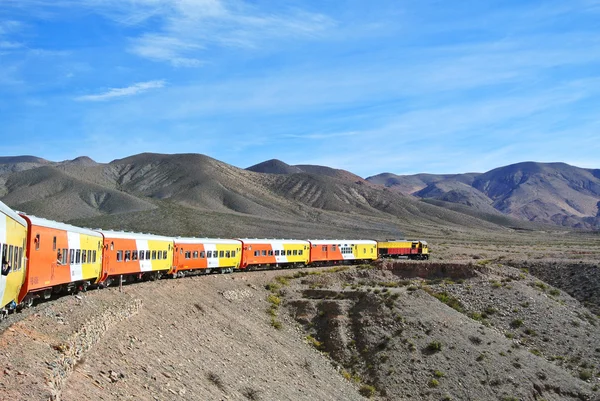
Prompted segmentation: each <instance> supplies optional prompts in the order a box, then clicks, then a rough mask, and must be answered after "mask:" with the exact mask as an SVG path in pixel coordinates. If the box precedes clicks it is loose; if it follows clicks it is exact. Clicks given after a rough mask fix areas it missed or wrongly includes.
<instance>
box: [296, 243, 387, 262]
mask: <svg viewBox="0 0 600 401" xmlns="http://www.w3.org/2000/svg"><path fill="white" fill-rule="evenodd" d="M308 242H309V243H310V264H311V265H313V266H323V265H328V264H336V263H342V262H347V263H351V262H361V263H368V262H371V261H373V260H375V259H377V242H375V241H371V240H309V241H308Z"/></svg>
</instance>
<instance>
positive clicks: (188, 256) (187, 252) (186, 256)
mask: <svg viewBox="0 0 600 401" xmlns="http://www.w3.org/2000/svg"><path fill="white" fill-rule="evenodd" d="M183 257H184V258H185V259H191V258H192V252H191V251H185V254H184V256H183Z"/></svg>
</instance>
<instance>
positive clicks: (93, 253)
mask: <svg viewBox="0 0 600 401" xmlns="http://www.w3.org/2000/svg"><path fill="white" fill-rule="evenodd" d="M92 257H93V262H92V263H96V250H95V249H94V250H93V251H92Z"/></svg>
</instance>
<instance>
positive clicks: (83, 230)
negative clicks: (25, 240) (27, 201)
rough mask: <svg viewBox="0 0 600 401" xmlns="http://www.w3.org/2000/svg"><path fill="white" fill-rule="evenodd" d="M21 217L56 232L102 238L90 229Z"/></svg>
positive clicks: (25, 216)
mask: <svg viewBox="0 0 600 401" xmlns="http://www.w3.org/2000/svg"><path fill="white" fill-rule="evenodd" d="M21 215H22V216H23V217H24V218H25V219H28V220H29V221H31V224H32V225H34V226H40V227H46V228H53V229H55V230H61V231H69V232H72V233H78V234H85V235H89V236H91V237H102V235H100V233H99V232H98V231H94V230H92V229H89V228H83V227H77V226H73V225H71V224H67V223H61V222H60V221H54V220H49V219H44V218H42V217H37V216H31V215H28V214H25V213H21Z"/></svg>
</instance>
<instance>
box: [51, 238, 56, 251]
mask: <svg viewBox="0 0 600 401" xmlns="http://www.w3.org/2000/svg"><path fill="white" fill-rule="evenodd" d="M52 250H53V251H56V235H55V236H54V237H53V238H52Z"/></svg>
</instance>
